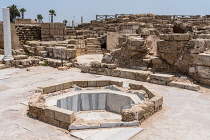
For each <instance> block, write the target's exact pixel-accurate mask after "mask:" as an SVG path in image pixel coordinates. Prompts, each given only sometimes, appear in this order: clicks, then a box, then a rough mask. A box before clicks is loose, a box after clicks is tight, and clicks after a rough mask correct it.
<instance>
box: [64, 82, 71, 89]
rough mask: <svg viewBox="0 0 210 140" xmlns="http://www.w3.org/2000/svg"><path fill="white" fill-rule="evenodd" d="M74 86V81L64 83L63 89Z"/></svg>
mask: <svg viewBox="0 0 210 140" xmlns="http://www.w3.org/2000/svg"><path fill="white" fill-rule="evenodd" d="M72 87H73V82H72V81H70V82H65V83H63V89H69V88H72Z"/></svg>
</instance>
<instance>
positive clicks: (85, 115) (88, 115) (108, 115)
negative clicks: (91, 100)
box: [76, 111, 122, 120]
mask: <svg viewBox="0 0 210 140" xmlns="http://www.w3.org/2000/svg"><path fill="white" fill-rule="evenodd" d="M76 116H77V117H79V118H82V119H84V120H103V119H107V120H121V119H122V116H121V115H119V114H115V113H112V112H107V111H102V112H99V111H84V112H83V111H81V112H78V113H76Z"/></svg>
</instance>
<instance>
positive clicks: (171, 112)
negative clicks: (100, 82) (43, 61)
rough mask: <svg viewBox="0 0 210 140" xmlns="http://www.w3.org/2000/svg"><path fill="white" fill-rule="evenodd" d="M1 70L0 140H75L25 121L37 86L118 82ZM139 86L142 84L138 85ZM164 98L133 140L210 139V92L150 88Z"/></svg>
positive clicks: (70, 73)
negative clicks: (83, 82) (62, 83)
mask: <svg viewBox="0 0 210 140" xmlns="http://www.w3.org/2000/svg"><path fill="white" fill-rule="evenodd" d="M29 69H30V71H27V70H26V69H16V68H9V69H3V70H0V139H4V140H7V139H8V140H10V139H17V140H19V139H21V140H23V139H24V140H25V139H30V140H31V139H32V140H42V139H43V140H48V139H56V140H59V139H60V140H65V139H72V140H74V139H76V138H74V137H72V136H70V134H69V133H68V132H67V131H65V130H62V129H59V128H56V127H54V126H51V125H48V124H46V123H43V122H40V121H38V120H34V119H31V118H28V117H27V115H26V113H27V106H26V105H24V104H23V103H25V102H27V101H28V100H29V98H30V97H31V95H32V94H33V92H34V90H35V89H36V88H37V87H39V86H44V85H49V84H55V83H57V82H62V81H66V80H89V79H92V80H93V79H113V80H114V79H115V80H116V79H118V80H121V81H124V82H125V84H124V86H127V85H128V83H129V82H134V81H132V80H128V79H121V78H115V77H109V76H102V75H92V74H87V73H80V70H79V69H76V68H73V69H69V70H67V71H58V70H57V69H54V68H51V67H41V66H39V67H32V68H29ZM138 83H142V82H138ZM145 84H147V85H149V86H150V87H151V88H152V89H155V90H156V91H157V92H158V93H159V94H161V95H163V96H164V106H163V109H162V110H161V111H160V112H158V113H156V114H154V115H153V116H151V117H150V118H149V119H148V120H146V121H145V122H143V123H142V124H141V127H142V128H144V130H143V131H142V132H140V133H139V134H137V135H136V136H135V137H133V138H132V139H133V140H139V139H141V140H168V139H170V140H187V139H189V140H198V139H199V140H207V139H209V138H210V90H209V89H205V88H204V89H203V93H199V92H195V91H189V90H185V89H179V88H174V87H166V86H161V85H154V84H149V83H145Z"/></svg>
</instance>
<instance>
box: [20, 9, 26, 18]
mask: <svg viewBox="0 0 210 140" xmlns="http://www.w3.org/2000/svg"><path fill="white" fill-rule="evenodd" d="M25 12H26V9H24V8H21V9H20V13H21V17H22V19H24V13H25Z"/></svg>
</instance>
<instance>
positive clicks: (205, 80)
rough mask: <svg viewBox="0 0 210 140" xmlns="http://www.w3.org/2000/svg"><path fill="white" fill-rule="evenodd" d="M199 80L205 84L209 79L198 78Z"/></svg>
mask: <svg viewBox="0 0 210 140" xmlns="http://www.w3.org/2000/svg"><path fill="white" fill-rule="evenodd" d="M199 82H200V83H202V84H205V85H210V79H204V78H199Z"/></svg>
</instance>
